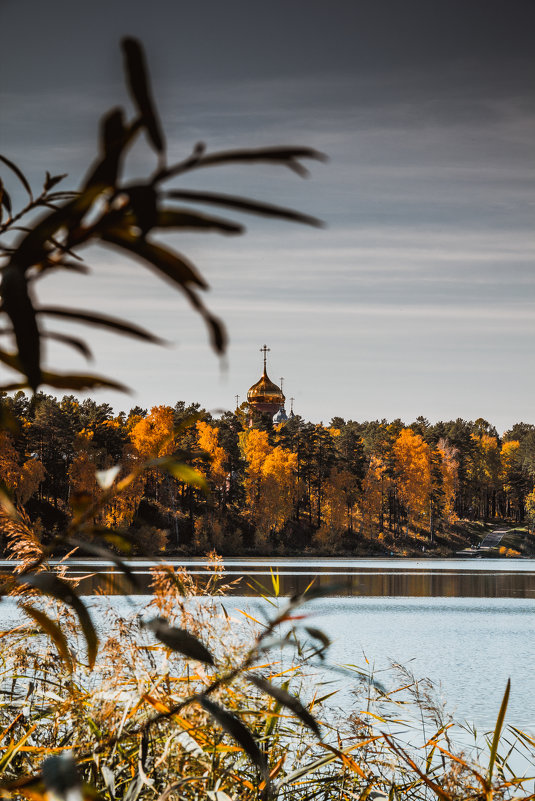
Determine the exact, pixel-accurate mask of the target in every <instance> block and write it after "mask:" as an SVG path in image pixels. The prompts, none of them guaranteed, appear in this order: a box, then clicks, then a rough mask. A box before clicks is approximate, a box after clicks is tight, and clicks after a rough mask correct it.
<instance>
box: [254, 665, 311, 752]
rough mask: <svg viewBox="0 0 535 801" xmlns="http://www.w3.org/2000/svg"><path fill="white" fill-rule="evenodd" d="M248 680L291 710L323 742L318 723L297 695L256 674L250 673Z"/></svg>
mask: <svg viewBox="0 0 535 801" xmlns="http://www.w3.org/2000/svg"><path fill="white" fill-rule="evenodd" d="M247 679H248V681H250V682H252V683H253V684H254V685H255V686H256V687H258V689H259V690H262V692H265V693H267V694H268V695H271V697H272V698H274V699H275V700H276V701H278V702H279V703H280V704H282V705H283V706H285V707H287V708H288V709H290V710H291V711H292V712H293V713H294V715H296V716H297V717H298V718H299V719H300V720H301V721H302V722H303V723H304V724H305V726H308V728H309V729H312V731H313V732H314V734H315V735H316V737H318V739H320V740H321V732H320V730H319V726H318V723H317V721H316V720H315V719H314V718H313V717H312V715H311V714H310V712H309V711H308V709H306V707H304V706H303V704H302V703H301V701H300V700H299V699H298V698H296V697H295V695H291V694H290V693H289V692H287V691H286V690H283V688H282V687H277V686H276V685H275V684H272V683H271V682H270V681H267V680H266V679H264V678H262V676H258V675H256V674H255V673H248V674H247Z"/></svg>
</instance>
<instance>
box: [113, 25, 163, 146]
mask: <svg viewBox="0 0 535 801" xmlns="http://www.w3.org/2000/svg"><path fill="white" fill-rule="evenodd" d="M121 44H122V48H123V53H124V56H125V68H126V80H127V84H128V89H129V90H130V93H131V95H132V99H133V101H134V103H135V104H136V106H137V107H138V109H139V113H140V114H141V117H142V119H143V123H144V125H145V127H146V129H147V133H148V135H149V138H150V140H151V142H152V144H153V145H154V147H155V149H156V150H157V152H158V153H162V152H163V150H164V147H165V145H164V137H163V133H162V128H161V125H160V121H159V119H158V115H157V113H156V108H155V106H154V101H153V99H152V94H151V90H150V85H149V75H148V70H147V65H146V61H145V54H144V52H143V48H142V46H141V44H140V42H139V41H138V40H137V39H134V38H133V37H125V38H124V39H123V40H122V42H121Z"/></svg>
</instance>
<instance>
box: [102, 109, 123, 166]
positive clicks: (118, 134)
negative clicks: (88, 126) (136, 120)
mask: <svg viewBox="0 0 535 801" xmlns="http://www.w3.org/2000/svg"><path fill="white" fill-rule="evenodd" d="M126 133H127V129H126V126H125V124H124V112H123V110H122V108H113V109H112V110H111V111H109V112H108V113H107V114H105V115H104V117H102V120H101V122H100V150H101V153H102V155H103V156H106V155H110V153H119V152H120V151H121V150H122V148H123V145H124V139H125V136H126Z"/></svg>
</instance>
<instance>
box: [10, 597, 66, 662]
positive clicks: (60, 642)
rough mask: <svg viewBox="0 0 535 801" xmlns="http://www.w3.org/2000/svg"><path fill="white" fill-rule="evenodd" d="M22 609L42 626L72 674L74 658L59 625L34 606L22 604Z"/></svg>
mask: <svg viewBox="0 0 535 801" xmlns="http://www.w3.org/2000/svg"><path fill="white" fill-rule="evenodd" d="M22 608H23V609H24V611H25V612H26V614H27V615H29V617H31V618H32V620H35V622H36V623H37V625H38V626H40V627H41V628H42V629H43V631H44V632H45V634H48V636H49V637H50V639H51V640H52V641H53V643H54V645H55V646H56V648H57V649H58V653H59V655H60V656H61V658H62V659H63V661H64V662H65V664H66V665H67V669H68V670H69V671H71V672H72V669H73V665H72V656H71V653H70V651H69V646H68V644H67V639H66V637H65V635H64V634H63V632H62V630H61V629H60V627H59V626H58V624H57V623H56V622H55V621H54V620H51V619H50V618H49V617H48V616H47V615H45V613H44V612H42V611H41V610H40V609H36V608H35V607H34V606H30V605H29V604H22Z"/></svg>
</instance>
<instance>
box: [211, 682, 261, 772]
mask: <svg viewBox="0 0 535 801" xmlns="http://www.w3.org/2000/svg"><path fill="white" fill-rule="evenodd" d="M200 702H201V705H202V706H203V707H204V709H206V711H207V712H209V713H210V715H211V716H212V717H213V718H214V720H215V721H216V722H217V723H219V725H220V726H221V727H222V728H223V729H225V731H226V732H228V733H229V734H230V735H231V737H233V738H234V739H235V740H236V742H237V743H238V744H239V745H241V747H242V748H243V750H244V751H245V752H246V753H247V754H248V755H249V756H250V757H251V759H252V761H253V762H254V764H255V765H256V766H257V767H258V769H259V770H260V772H261V773H262V776H263V778H264V780H265V782H266V784H267V783H268V782H269V771H268V766H267V762H266V758H265V756H264V754H263V753H262V752H261V750H260V748H259V747H258V744H257V742H256V740H255V739H254V737H253V735H252V734H251V732H250V731H249V729H248V728H247V727H246V726H244V724H243V723H242V722H241V720H240V719H239V718H237V717H236V715H234V714H232V712H228V710H226V709H223V707H221V706H219V705H218V704H215V703H214V702H213V701H211V700H210V699H209V698H207V697H206V696H204V695H203V696H201V698H200Z"/></svg>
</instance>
